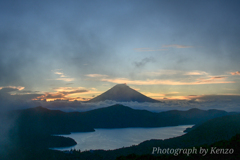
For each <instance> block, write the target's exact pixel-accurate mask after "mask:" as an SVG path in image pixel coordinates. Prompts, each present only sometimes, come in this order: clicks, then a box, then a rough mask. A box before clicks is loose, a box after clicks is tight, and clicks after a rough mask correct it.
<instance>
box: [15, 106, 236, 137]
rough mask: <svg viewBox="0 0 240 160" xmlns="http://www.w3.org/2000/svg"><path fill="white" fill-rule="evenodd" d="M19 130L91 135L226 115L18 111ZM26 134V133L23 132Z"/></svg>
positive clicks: (110, 110)
mask: <svg viewBox="0 0 240 160" xmlns="http://www.w3.org/2000/svg"><path fill="white" fill-rule="evenodd" d="M17 114H18V120H17V122H18V127H19V128H20V129H21V130H22V131H23V132H24V134H31V133H30V131H31V132H33V133H41V132H44V133H45V134H46V133H48V134H69V133H70V132H91V131H94V128H126V127H165V126H177V125H188V124H200V123H203V122H205V121H207V120H209V119H213V118H216V117H221V116H225V115H229V114H232V113H228V112H225V111H220V110H207V111H204V110H199V109H195V108H194V109H190V110H188V111H177V110H172V111H165V112H160V113H154V112H150V111H147V110H136V109H132V108H130V107H126V106H123V105H119V104H116V105H113V106H110V107H105V108H99V109H95V110H91V111H87V112H69V113H67V112H63V111H59V110H49V109H46V108H43V107H36V108H30V109H25V110H20V111H18V112H17ZM25 132H27V133H25Z"/></svg>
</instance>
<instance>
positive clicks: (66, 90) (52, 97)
mask: <svg viewBox="0 0 240 160" xmlns="http://www.w3.org/2000/svg"><path fill="white" fill-rule="evenodd" d="M53 90H54V92H45V93H44V94H43V95H41V96H38V97H37V98H34V99H33V100H40V101H45V100H46V101H56V100H58V101H59V100H64V101H74V100H78V101H86V100H89V98H84V97H80V95H83V94H84V95H86V94H99V93H101V92H99V91H97V90H96V88H91V89H85V88H84V87H58V88H53Z"/></svg>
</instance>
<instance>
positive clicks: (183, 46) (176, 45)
mask: <svg viewBox="0 0 240 160" xmlns="http://www.w3.org/2000/svg"><path fill="white" fill-rule="evenodd" d="M162 47H163V48H169V47H171V48H193V46H186V45H179V44H170V45H163V46H162Z"/></svg>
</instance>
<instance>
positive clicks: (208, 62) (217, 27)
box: [0, 0, 240, 101]
mask: <svg viewBox="0 0 240 160" xmlns="http://www.w3.org/2000/svg"><path fill="white" fill-rule="evenodd" d="M239 6H240V1H238V0H236V1H234V0H231V1H227V0H225V1H223V0H194V1H193V0H121V1H120V0H114V1H110V0H102V1H99V0H95V1H94V0H90V1H81V0H79V1H76V0H73V1H67V0H50V1H49V0H48V1H47V0H41V1H37V0H22V1H13V0H0V99H1V98H2V99H4V96H5V97H6V96H7V97H10V98H20V99H22V100H39V101H40V100H44V99H46V100H48V101H49V100H55V99H61V100H71V101H73V100H80V101H82V100H87V99H90V98H93V97H94V96H97V95H99V94H101V93H103V92H105V91H106V90H108V89H110V88H111V87H113V86H114V85H116V84H119V83H127V85H128V86H130V87H131V88H134V89H136V90H137V91H139V92H141V93H143V94H145V95H147V96H149V97H151V98H154V99H159V100H163V99H164V100H166V99H168V100H169V99H170V100H175V99H192V98H196V97H202V96H213V95H218V96H220V95H227V96H239V95H240V62H239V60H240V9H239ZM9 94H10V95H9Z"/></svg>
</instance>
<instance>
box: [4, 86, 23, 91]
mask: <svg viewBox="0 0 240 160" xmlns="http://www.w3.org/2000/svg"><path fill="white" fill-rule="evenodd" d="M3 88H10V89H14V90H19V91H21V90H23V89H24V88H25V87H22V86H4V87H0V90H2V89H3Z"/></svg>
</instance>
